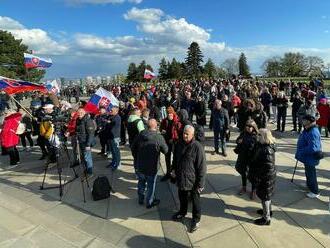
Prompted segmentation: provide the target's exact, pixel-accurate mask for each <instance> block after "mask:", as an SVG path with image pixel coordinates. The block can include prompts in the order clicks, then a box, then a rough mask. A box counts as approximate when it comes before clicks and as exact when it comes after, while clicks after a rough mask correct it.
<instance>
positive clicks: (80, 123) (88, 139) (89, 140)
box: [76, 108, 95, 175]
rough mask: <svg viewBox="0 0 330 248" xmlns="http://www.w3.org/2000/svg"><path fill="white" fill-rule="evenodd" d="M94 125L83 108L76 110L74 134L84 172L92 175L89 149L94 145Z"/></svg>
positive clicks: (91, 160)
mask: <svg viewBox="0 0 330 248" xmlns="http://www.w3.org/2000/svg"><path fill="white" fill-rule="evenodd" d="M94 132H95V124H94V122H93V120H92V119H91V118H90V117H89V115H88V114H87V113H86V111H85V110H84V109H83V108H79V109H78V119H77V126H76V134H77V138H78V142H79V148H80V156H82V157H83V158H82V159H83V160H84V162H85V164H86V172H87V174H89V175H92V174H93V159H92V151H91V147H92V146H93V145H95V136H94Z"/></svg>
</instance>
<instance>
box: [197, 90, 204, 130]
mask: <svg viewBox="0 0 330 248" xmlns="http://www.w3.org/2000/svg"><path fill="white" fill-rule="evenodd" d="M195 114H196V123H197V125H200V126H205V125H206V106H205V101H204V99H203V96H202V95H201V94H200V95H199V96H198V97H197V102H196V105H195Z"/></svg>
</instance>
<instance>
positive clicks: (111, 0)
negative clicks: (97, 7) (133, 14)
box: [65, 0, 143, 5]
mask: <svg viewBox="0 0 330 248" xmlns="http://www.w3.org/2000/svg"><path fill="white" fill-rule="evenodd" d="M65 1H66V2H67V3H68V4H73V5H76V4H119V3H124V2H129V3H135V4H139V3H141V2H142V1H143V0H65Z"/></svg>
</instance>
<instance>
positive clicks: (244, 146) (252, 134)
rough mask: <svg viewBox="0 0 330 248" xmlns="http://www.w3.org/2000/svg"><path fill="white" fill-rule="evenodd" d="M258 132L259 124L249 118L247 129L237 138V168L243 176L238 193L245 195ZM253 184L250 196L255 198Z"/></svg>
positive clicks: (235, 150)
mask: <svg viewBox="0 0 330 248" xmlns="http://www.w3.org/2000/svg"><path fill="white" fill-rule="evenodd" d="M257 134H258V127H257V124H256V123H255V121H253V120H248V121H247V122H246V124H245V130H244V131H243V132H242V133H241V134H240V135H239V136H238V138H237V139H236V144H237V146H236V148H235V149H234V152H235V153H236V154H238V156H237V161H236V165H235V169H236V171H237V172H238V173H239V174H240V175H241V177H242V187H241V190H240V191H239V193H238V194H239V195H243V194H245V193H246V192H247V190H246V185H247V173H248V169H249V167H250V164H251V158H252V156H253V152H254V149H255V145H256V143H257ZM251 184H252V190H251V194H250V198H251V199H254V198H255V185H254V182H253V181H252V182H251Z"/></svg>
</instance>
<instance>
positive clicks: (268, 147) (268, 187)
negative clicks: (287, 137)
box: [249, 128, 276, 225]
mask: <svg viewBox="0 0 330 248" xmlns="http://www.w3.org/2000/svg"><path fill="white" fill-rule="evenodd" d="M275 152H276V149H275V138H274V137H273V136H272V133H271V131H270V130H268V129H264V128H262V129H259V136H258V142H257V144H256V148H255V152H254V156H253V159H252V162H251V165H253V166H250V171H249V174H250V176H252V177H253V179H252V180H253V181H254V182H255V186H256V193H257V196H258V197H259V199H260V200H261V204H262V209H259V210H258V211H257V213H258V214H260V215H262V217H261V218H259V219H256V220H255V221H254V223H255V224H256V225H270V220H271V216H272V210H271V196H272V195H273V192H274V187H275V179H276V167H275Z"/></svg>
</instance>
